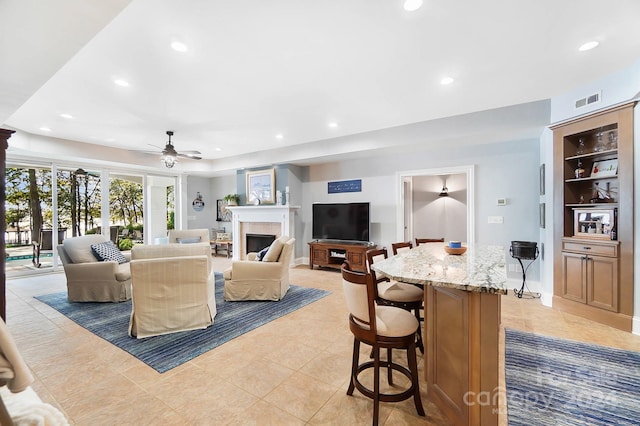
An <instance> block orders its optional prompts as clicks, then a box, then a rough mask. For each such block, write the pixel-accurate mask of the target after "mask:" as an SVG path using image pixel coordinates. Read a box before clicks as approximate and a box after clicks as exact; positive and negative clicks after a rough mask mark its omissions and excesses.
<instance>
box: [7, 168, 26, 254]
mask: <svg viewBox="0 0 640 426" xmlns="http://www.w3.org/2000/svg"><path fill="white" fill-rule="evenodd" d="M5 173H6V175H5V192H6V198H5V199H6V207H5V208H6V213H5V224H6V226H7V228H10V227H14V228H15V230H16V234H17V242H18V244H22V232H21V231H22V229H23V225H25V223H24V220H25V219H26V218H28V217H29V192H28V191H27V190H26V188H27V185H28V178H29V175H28V172H27V171H26V170H25V169H18V168H7V169H6V171H5Z"/></svg>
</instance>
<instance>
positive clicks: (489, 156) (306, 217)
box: [297, 140, 540, 282]
mask: <svg viewBox="0 0 640 426" xmlns="http://www.w3.org/2000/svg"><path fill="white" fill-rule="evenodd" d="M539 163H540V161H539V144H538V140H527V141H514V142H503V143H495V144H487V145H480V146H467V147H460V148H453V149H451V148H447V147H443V148H441V149H439V150H431V151H426V150H425V151H417V152H414V153H411V154H398V155H391V156H388V155H387V156H384V157H372V158H362V159H358V160H346V161H341V162H333V163H327V164H322V165H313V166H309V178H308V180H307V181H306V182H304V183H303V200H302V209H301V210H302V211H301V216H302V222H303V224H304V227H303V229H304V232H303V233H302V235H300V233H299V234H298V236H297V238H301V239H302V240H304V241H305V242H307V241H310V240H311V219H312V218H311V204H312V203H314V202H353V201H368V202H370V203H371V222H372V223H371V239H372V241H374V242H375V243H376V244H378V245H381V246H387V247H389V246H390V244H391V243H392V242H395V241H398V240H399V239H401V238H402V236H398V235H396V221H397V217H396V215H397V213H396V199H397V193H398V191H400V183H399V181H398V179H397V177H396V173H398V172H405V171H410V170H426V169H430V168H433V169H437V168H445V167H454V166H466V165H469V164H473V165H474V166H475V178H476V179H475V193H476V199H475V209H476V213H475V222H476V227H475V232H476V235H475V239H476V242H477V243H479V244H499V245H502V246H504V247H505V253H506V254H507V260H508V262H509V263H515V262H516V261H515V260H514V259H511V258H510V256H509V255H508V250H509V246H510V244H511V241H513V240H520V241H536V242H537V241H538V237H539V217H538V212H539V195H538V194H539V179H538V176H539V174H538V171H539ZM348 179H362V192H355V193H341V194H328V193H327V182H328V181H335V180H348ZM498 198H507V199H508V204H507V205H506V206H498V205H496V200H497V199H498ZM489 216H502V217H503V220H504V222H503V223H502V224H489V223H488V217H489ZM302 253H304V255H306V256H308V248H306V247H305V249H304V251H302ZM520 276H521V275H520V274H519V273H518V272H516V271H510V272H509V277H510V278H514V279H517V278H518V277H520ZM539 276H540V274H539V267H538V262H534V264H533V265H532V266H531V268H530V269H529V271H528V273H527V279H528V280H529V279H530V280H531V281H532V282H535V281H538V280H539Z"/></svg>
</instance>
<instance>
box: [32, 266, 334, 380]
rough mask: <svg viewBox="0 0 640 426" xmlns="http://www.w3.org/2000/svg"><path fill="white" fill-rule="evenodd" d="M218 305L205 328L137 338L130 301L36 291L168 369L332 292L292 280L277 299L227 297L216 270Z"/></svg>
mask: <svg viewBox="0 0 640 426" xmlns="http://www.w3.org/2000/svg"><path fill="white" fill-rule="evenodd" d="M215 274H216V308H217V311H218V313H217V314H216V317H215V319H214V322H213V325H212V326H211V327H209V328H207V329H205V330H194V331H184V332H179V333H172V334H166V335H163V336H154V337H147V338H144V339H136V338H133V337H129V335H128V330H129V317H130V315H131V301H128V302H122V303H87V302H83V303H78V302H75V303H73V302H69V301H68V300H67V293H66V292H61V293H54V294H47V295H44V296H37V297H36V299H38V300H40V301H41V302H44V303H46V304H47V305H49V306H51V307H52V308H54V309H56V310H57V311H59V312H60V313H62V314H64V315H65V316H67V317H68V318H70V319H71V320H73V321H75V322H76V323H78V324H79V325H81V326H82V327H84V328H86V329H87V330H89V331H91V332H92V333H94V334H96V335H98V336H100V337H102V338H103V339H105V340H106V341H108V342H110V343H113V344H114V345H116V346H117V347H119V348H120V349H123V350H125V351H127V352H129V353H130V354H131V355H133V356H135V357H136V358H138V359H139V360H141V361H143V362H144V363H146V364H147V365H149V366H150V367H152V368H153V369H154V370H156V371H158V372H160V373H164V372H165V371H168V370H171V369H172V368H174V367H177V366H179V365H180V364H183V363H185V362H187V361H189V360H191V359H193V358H195V357H197V356H198V355H201V354H203V353H205V352H207V351H210V350H211V349H213V348H216V347H218V346H220V345H222V344H223V343H225V342H228V341H229V340H231V339H234V338H236V337H238V336H240V335H242V334H244V333H247V332H249V331H251V330H253V329H255V328H258V327H260V326H261V325H264V324H266V323H268V322H270V321H273V320H275V319H277V318H280V317H281V316H284V315H286V314H288V313H290V312H293V311H295V310H297V309H300V308H302V307H303V306H306V305H308V304H310V303H313V302H315V301H316V300H319V299H321V298H323V297H325V296H326V295H328V294H329V292H328V291H326V290H320V289H316V288H307V287H299V286H295V285H292V286H291V288H289V291H288V292H287V294H286V296H285V297H284V298H283V299H282V300H280V301H279V302H268V301H267V302H263V301H247V302H225V301H224V298H223V286H224V280H223V279H222V274H220V273H218V272H216V273H215Z"/></svg>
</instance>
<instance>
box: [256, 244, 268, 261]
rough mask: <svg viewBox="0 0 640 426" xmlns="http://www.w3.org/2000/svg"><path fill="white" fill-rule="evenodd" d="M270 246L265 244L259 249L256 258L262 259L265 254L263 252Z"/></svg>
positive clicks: (265, 252)
mask: <svg viewBox="0 0 640 426" xmlns="http://www.w3.org/2000/svg"><path fill="white" fill-rule="evenodd" d="M270 247H271V246H266V247H265V248H263V249H262V250H260V251H259V252H258V254H257V255H256V258H257V259H258V260H262V259H264V255H265V254H267V252H268V251H269V248H270Z"/></svg>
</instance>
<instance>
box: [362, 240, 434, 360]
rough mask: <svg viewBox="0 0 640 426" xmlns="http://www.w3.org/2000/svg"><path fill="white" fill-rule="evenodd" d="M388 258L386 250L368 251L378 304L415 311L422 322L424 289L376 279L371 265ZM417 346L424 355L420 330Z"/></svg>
mask: <svg viewBox="0 0 640 426" xmlns="http://www.w3.org/2000/svg"><path fill="white" fill-rule="evenodd" d="M387 257H388V253H387V249H386V248H381V249H372V250H367V268H368V270H369V272H370V273H371V277H372V279H373V282H374V283H375V284H376V286H375V289H376V303H378V305H383V306H395V307H396V308H401V309H404V310H406V311H409V312H412V311H413V313H414V315H415V317H416V318H417V320H418V321H420V320H422V318H421V317H420V309H422V301H423V299H424V289H423V288H422V287H418V286H415V285H412V284H405V283H400V282H397V281H390V280H389V279H388V278H377V277H376V272H375V271H374V270H373V269H372V268H371V265H373V264H374V263H375V262H376V261H380V260H384V259H386V258H387ZM416 346H417V347H418V349H420V352H422V353H424V344H423V343H422V331H421V329H420V328H418V333H417V338H416Z"/></svg>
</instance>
